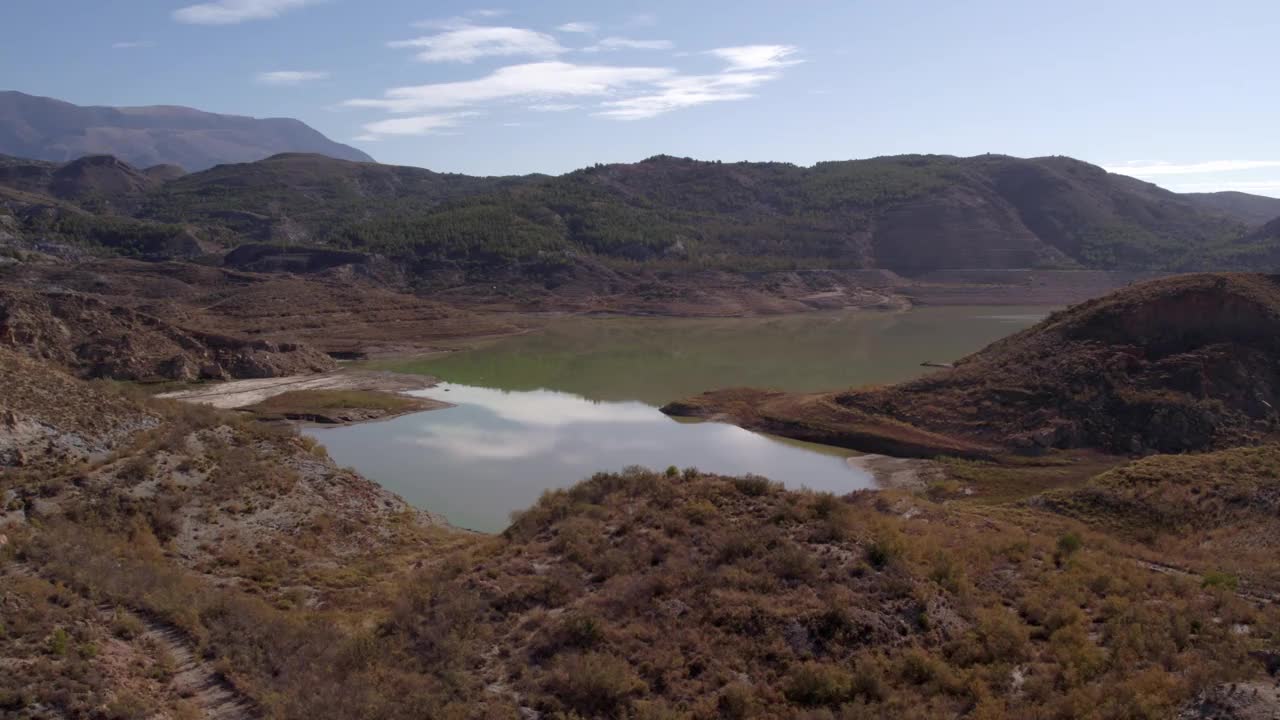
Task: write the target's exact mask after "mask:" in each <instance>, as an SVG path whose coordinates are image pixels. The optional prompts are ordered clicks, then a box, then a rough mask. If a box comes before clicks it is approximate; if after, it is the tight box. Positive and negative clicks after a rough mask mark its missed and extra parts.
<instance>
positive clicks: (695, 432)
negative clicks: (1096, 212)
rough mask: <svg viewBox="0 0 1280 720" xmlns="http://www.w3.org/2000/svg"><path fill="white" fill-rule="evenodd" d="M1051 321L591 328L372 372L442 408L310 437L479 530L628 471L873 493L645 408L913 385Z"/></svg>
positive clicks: (946, 315)
mask: <svg viewBox="0 0 1280 720" xmlns="http://www.w3.org/2000/svg"><path fill="white" fill-rule="evenodd" d="M1050 309H1051V308H1043V307H1008V306H1002V307H941V308H922V309H916V310H912V311H909V312H904V313H880V312H868V311H842V312H830V313H811V314H805V315H792V316H782V317H770V318H748V319H671V318H624V317H609V318H600V317H596V318H590V317H571V318H563V319H557V320H553V321H551V322H550V323H549V324H548V325H547V326H546V327H545V328H543V329H542V330H539V331H537V332H534V333H529V334H526V335H521V336H517V337H511V338H503V339H500V340H496V341H492V342H486V343H484V344H483V345H481V346H479V347H476V348H475V349H472V350H467V351H462V352H457V353H452V354H448V355H442V356H437V357H431V358H426V359H415V360H409V361H403V362H393V363H382V364H380V365H379V366H380V367H384V368H387V369H394V370H399V371H402V372H419V373H425V374H430V375H434V376H436V377H438V378H440V379H441V380H443V381H444V382H443V383H442V384H441V385H439V386H437V387H435V388H432V389H430V390H426V391H422V392H421V393H420V394H421V395H424V396H426V397H432V398H436V399H440V400H445V401H448V402H451V403H453V404H454V405H455V407H452V408H448V409H445V410H436V411H432V412H425V413H415V414H412V415H406V416H402V417H399V418H395V419H393V420H389V421H386V422H377V423H368V424H362V425H353V426H347V427H341V428H332V429H313V430H308V433H309V434H311V435H312V436H313V437H315V438H316V439H318V440H320V441H321V442H323V443H324V444H325V445H326V446H327V447H328V449H329V452H330V455H332V456H333V458H334V459H335V460H336V461H337V462H338V463H340V464H343V465H349V466H352V467H355V468H356V469H357V470H359V471H361V472H362V473H364V474H365V475H366V476H368V477H370V478H372V479H374V480H377V481H379V482H380V483H382V484H383V485H384V486H385V487H387V488H388V489H390V490H392V491H394V492H396V493H399V494H400V495H402V496H403V497H405V498H406V499H407V500H409V501H410V502H412V503H414V504H416V505H418V506H419V507H422V508H425V509H427V510H431V511H433V512H437V513H440V514H442V515H444V516H445V517H446V518H448V519H449V520H450V521H451V522H452V523H454V524H456V525H459V526H462V527H468V528H472V529H477V530H485V531H497V530H501V529H502V528H503V527H505V525H506V523H507V522H508V518H509V516H510V513H511V512H512V511H516V510H520V509H523V508H526V507H528V506H529V505H531V504H532V503H533V502H534V501H536V500H537V498H538V496H539V495H540V494H541V493H542V492H543V491H544V490H547V489H549V488H555V487H565V486H568V485H571V484H573V483H574V482H577V481H578V480H581V479H582V478H584V477H587V476H589V475H590V474H591V473H593V472H595V471H598V470H619V469H621V468H623V467H625V466H627V465H644V466H647V467H651V468H665V467H667V466H669V465H676V466H678V467H689V466H694V467H698V468H700V469H702V470H705V471H710V472H717V473H725V474H735V475H740V474H744V473H749V472H750V473H757V474H760V475H765V476H768V477H771V478H773V479H775V480H778V481H780V482H783V483H785V484H787V485H788V486H791V487H809V488H813V489H820V490H830V491H834V492H840V493H843V492H849V491H852V490H856V489H860V488H866V487H870V486H871V484H872V483H871V479H870V478H869V477H867V476H866V475H865V474H864V473H862V472H861V471H858V470H855V469H853V468H850V467H849V466H848V464H847V463H846V462H845V458H846V457H847V456H848V455H849V454H850V453H849V452H847V451H844V450H839V449H835V448H825V447H820V446H814V445H809V444H804V443H796V442H793V441H787V440H783V439H780V438H773V437H769V436H765V435H760V434H757V433H752V432H749V431H746V430H742V429H741V428H737V427H733V426H730V425H725V424H722V423H690V422H687V421H686V422H681V421H677V420H674V419H672V418H668V417H666V416H665V415H663V414H662V413H660V412H659V411H658V409H657V408H658V406H660V405H661V404H663V403H666V402H669V401H671V400H675V399H678V398H681V397H686V396H689V395H693V394H695V393H698V392H702V391H704V390H711V389H715V388H722V387H733V386H754V387H767V388H777V389H782V390H792V391H818V390H834V389H839V388H846V387H852V386H859V385H868V384H880V383H888V382H896V381H900V380H906V379H909V378H912V377H917V376H919V375H921V374H923V373H925V372H929V369H928V368H924V367H921V363H922V362H924V361H934V362H950V361H952V360H956V359H958V358H960V357H963V356H964V355H967V354H969V353H971V352H973V351H975V350H978V349H980V348H982V347H983V346H985V345H987V344H988V343H990V342H992V341H994V340H997V339H999V338H1001V337H1004V336H1006V335H1009V334H1011V333H1013V332H1016V331H1018V330H1020V329H1022V328H1025V327H1029V326H1030V325H1032V324H1034V323H1035V322H1037V321H1038V320H1040V319H1041V318H1043V317H1044V316H1045V315H1046V314H1047V313H1048V312H1049V311H1050Z"/></svg>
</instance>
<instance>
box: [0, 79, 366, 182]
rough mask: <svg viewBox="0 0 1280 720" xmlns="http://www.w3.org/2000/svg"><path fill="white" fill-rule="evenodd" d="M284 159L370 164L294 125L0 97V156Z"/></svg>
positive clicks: (156, 161)
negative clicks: (318, 156) (309, 156)
mask: <svg viewBox="0 0 1280 720" xmlns="http://www.w3.org/2000/svg"><path fill="white" fill-rule="evenodd" d="M281 152H312V153H323V154H325V155H329V156H332V157H335V158H341V159H345V160H354V161H358V162H372V161H373V158H371V157H369V156H368V155H366V154H365V153H363V152H361V151H359V150H357V149H355V148H353V147H350V146H347V145H342V144H340V143H336V142H333V141H332V140H330V139H328V138H326V137H325V136H324V135H321V134H320V133H318V132H316V131H315V130H313V129H312V128H310V127H308V126H307V125H306V124H304V123H302V122H300V121H298V120H293V119H290V118H265V119H259V118H251V117H243V116H238V115H219V114H215V113H208V112H203V111H200V110H195V109H192V108H186V107H177V106H168V105H156V106H148V107H119V108H117V107H100V106H90V107H84V106H79V105H73V104H71V103H68V102H63V101H61V100H55V99H53V98H46V97H37V96H34V95H27V94H25V93H20V92H14V91H3V92H0V153H5V154H8V155H17V156H20V157H25V158H35V159H39V160H48V161H52V162H66V161H68V160H74V159H76V158H78V157H81V156H83V155H115V156H116V157H118V158H120V159H121V160H124V161H125V162H127V163H129V164H130V165H133V166H135V167H149V166H152V165H177V166H179V167H181V168H184V169H185V170H188V171H193V170H204V169H207V168H210V167H213V166H214V165H219V164H222V163H239V162H251V161H254V160H261V159H262V158H264V157H268V156H270V155H274V154H276V153H281Z"/></svg>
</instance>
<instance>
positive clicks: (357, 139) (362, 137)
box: [351, 134, 382, 142]
mask: <svg viewBox="0 0 1280 720" xmlns="http://www.w3.org/2000/svg"><path fill="white" fill-rule="evenodd" d="M351 139H352V141H354V142H378V141H379V140H381V139H382V137H380V136H378V135H367V134H366V135H357V136H355V137H353V138H351Z"/></svg>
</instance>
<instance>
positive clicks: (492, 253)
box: [150, 156, 1244, 274]
mask: <svg viewBox="0 0 1280 720" xmlns="http://www.w3.org/2000/svg"><path fill="white" fill-rule="evenodd" d="M305 162H306V163H308V164H309V169H310V174H311V176H313V177H314V176H316V175H318V174H319V173H318V168H317V167H316V166H317V165H323V166H324V167H325V168H326V170H327V172H328V173H331V174H334V175H337V176H346V175H349V174H350V170H349V169H346V168H343V167H341V166H338V165H336V164H334V163H331V162H327V161H320V160H315V159H309V160H306V161H305ZM302 163H304V160H302V159H297V158H290V159H287V162H286V159H275V163H274V164H273V166H272V167H271V168H259V167H255V166H249V167H244V168H236V169H219V170H221V173H220V175H219V176H218V177H216V178H215V177H214V176H212V175H210V174H197V175H193V176H188V177H186V178H183V179H182V180H181V181H178V182H176V183H174V184H172V185H171V186H169V188H168V189H167V190H166V192H164V193H161V194H160V195H159V196H158V197H159V198H160V199H159V200H158V201H157V205H156V206H155V208H156V209H155V210H154V211H153V212H151V213H150V214H151V215H152V216H154V217H156V218H157V219H161V220H167V221H174V220H177V219H179V218H185V217H191V216H192V214H193V213H195V214H196V215H197V216H199V217H203V218H209V219H211V220H213V221H215V222H216V221H217V213H219V212H229V211H230V210H231V209H232V208H231V207H230V204H228V203H226V202H224V201H221V200H218V199H216V197H215V198H214V199H212V201H210V200H209V199H208V198H209V196H210V195H211V194H213V193H209V192H205V191H198V192H197V191H194V190H195V189H196V188H201V187H204V186H205V184H206V183H213V186H214V187H223V186H226V185H229V184H232V181H231V179H230V177H228V176H234V184H236V185H239V184H240V183H245V184H244V185H242V186H240V188H241V189H240V194H242V195H249V194H250V188H253V189H254V191H253V194H254V195H260V196H264V197H268V198H271V199H272V201H274V202H275V203H276V205H275V208H276V209H274V210H273V209H271V208H266V209H264V208H263V203H262V202H260V201H259V202H256V203H255V202H254V201H252V200H250V202H249V203H248V204H247V207H249V208H251V209H253V210H254V212H257V213H259V214H266V215H269V216H274V217H275V218H276V222H277V224H280V223H283V222H284V221H285V220H286V219H287V220H288V221H290V222H291V223H292V224H294V225H295V226H300V227H301V229H302V230H304V231H305V232H306V236H307V237H308V238H309V239H311V240H312V241H315V242H321V243H324V244H330V245H339V246H343V247H352V248H361V249H369V250H374V251H377V252H381V253H385V254H388V255H393V256H401V257H405V258H406V259H408V258H411V259H412V261H413V262H417V263H424V262H431V263H441V262H447V263H463V264H464V265H467V264H472V263H477V262H478V263H481V264H493V263H495V262H499V263H516V264H520V263H530V262H533V261H534V260H535V259H537V258H544V259H545V258H548V257H556V256H560V257H566V256H572V255H577V254H581V253H589V254H592V255H595V256H597V257H600V258H602V259H606V260H608V261H610V262H614V263H643V264H646V265H651V266H657V267H663V266H670V267H682V266H684V267H688V266H695V267H708V266H710V267H718V268H725V269H737V270H743V269H746V270H750V269H787V268H795V267H802V268H826V267H833V268H884V269H889V270H893V271H895V272H900V273H904V274H919V273H923V272H926V271H929V270H933V269H938V268H957V267H961V268H1024V267H1060V268H1073V267H1091V268H1106V269H1171V268H1174V267H1177V266H1178V265H1179V263H1181V262H1184V260H1185V259H1186V258H1187V257H1188V256H1189V253H1190V251H1191V250H1192V249H1193V248H1202V247H1206V246H1213V245H1215V244H1217V243H1219V242H1225V241H1228V240H1231V239H1234V238H1237V237H1239V236H1240V235H1243V233H1244V226H1243V225H1242V224H1238V223H1235V222H1234V221H1231V220H1228V219H1225V218H1223V217H1222V216H1220V215H1218V214H1216V213H1206V212H1203V211H1201V210H1200V209H1198V208H1197V207H1195V206H1194V205H1193V204H1192V203H1190V202H1188V201H1186V200H1184V199H1182V198H1180V197H1179V196H1178V195H1176V194H1174V193H1170V192H1167V191H1164V190H1161V189H1160V188H1158V187H1156V186H1154V185H1149V184H1147V183H1142V182H1140V181H1137V180H1134V179H1132V178H1128V177H1124V176H1119V175H1109V174H1107V173H1106V172H1105V171H1103V170H1101V169H1100V168H1096V167H1094V166H1091V165H1087V164H1085V163H1080V162H1078V161H1074V160H1069V159H1066V158H1039V159H1032V160H1020V159H1016V158H1009V157H1003V156H981V157H974V158H954V157H943V156H901V157H892V158H877V159H873V160H860V161H849V162H833V163H820V164H818V165H816V166H814V167H812V168H802V167H797V166H794V165H787V164H783V163H734V164H721V163H709V162H697V161H693V160H682V159H678V158H672V157H665V156H660V157H655V158H651V159H650V160H646V161H644V162H641V163H635V164H629V165H608V166H596V167H593V168H588V169H584V170H580V171H577V172H574V173H570V174H568V175H564V176H561V177H557V178H527V179H524V180H523V181H509V182H507V183H506V184H505V185H501V186H498V185H496V183H491V184H490V186H489V187H487V188H486V187H483V186H478V185H476V184H475V181H474V179H472V180H469V181H468V182H462V181H461V180H460V179H458V178H453V181H452V182H450V183H449V184H448V185H447V188H448V192H447V193H444V192H435V193H432V194H427V195H425V196H424V195H423V193H422V192H421V191H418V192H416V193H415V194H414V196H413V197H412V198H409V197H402V196H399V195H396V194H395V193H393V192H388V191H387V190H386V189H380V188H379V187H378V186H376V185H375V186H372V187H367V186H361V189H362V190H363V192H362V197H363V203H364V204H365V205H366V206H367V205H371V204H372V205H375V206H376V204H378V203H382V202H387V201H386V200H384V198H388V197H390V198H391V200H390V203H391V206H392V207H388V208H386V209H385V210H383V211H382V212H377V213H369V214H367V215H365V216H361V215H360V214H358V213H345V214H344V215H343V217H341V218H340V220H339V222H336V223H327V224H324V225H320V223H319V222H318V221H320V220H329V219H331V218H332V215H323V214H322V215H315V216H312V217H308V212H309V208H308V206H309V205H311V204H312V203H314V198H315V197H318V196H320V195H321V194H319V193H314V192H311V193H308V192H307V191H306V190H305V189H304V188H305V185H304V184H302V183H299V182H298V181H288V180H285V181H283V182H282V181H281V180H280V176H281V174H282V173H283V172H285V166H286V165H290V166H297V165H301V164H302ZM215 172H216V171H215ZM400 172H401V173H403V172H404V171H400ZM290 174H292V171H290ZM343 182H344V184H345V185H348V186H349V185H351V184H352V183H351V181H350V180H344V181H343ZM186 188H191V189H192V190H193V191H192V192H188V191H186V190H185V189H186ZM304 198H305V199H304ZM237 207H238V206H237ZM339 207H341V204H340V205H339ZM291 208H297V210H291Z"/></svg>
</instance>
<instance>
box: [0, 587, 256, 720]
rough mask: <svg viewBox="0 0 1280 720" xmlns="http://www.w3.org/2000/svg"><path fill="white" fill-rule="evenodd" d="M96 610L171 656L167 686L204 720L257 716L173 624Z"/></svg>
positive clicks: (124, 611) (110, 608)
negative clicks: (137, 627)
mask: <svg viewBox="0 0 1280 720" xmlns="http://www.w3.org/2000/svg"><path fill="white" fill-rule="evenodd" d="M5 570H6V571H7V572H9V573H11V574H14V575H20V576H23V577H34V578H43V579H46V580H51V579H52V578H46V577H45V576H44V575H42V574H40V573H39V572H37V571H36V570H35V568H33V567H31V566H30V565H29V564H27V563H25V562H15V563H10V564H9V565H8V566H7V567H6V568H5ZM97 609H98V612H99V613H100V614H101V615H102V616H103V620H104V622H109V621H110V620H112V619H115V618H118V617H120V616H122V615H123V616H128V617H131V618H133V619H135V620H137V621H138V622H139V623H141V625H142V627H143V628H145V630H144V631H143V632H142V634H141V635H139V636H138V637H139V638H140V639H142V640H150V641H151V642H153V643H155V644H156V645H157V646H158V647H160V648H163V649H164V651H165V652H166V653H167V654H168V655H169V657H170V658H172V659H173V663H174V667H173V678H172V679H171V680H170V682H169V688H170V689H171V690H172V691H173V692H174V694H175V695H177V696H178V697H180V698H182V699H184V700H186V701H187V702H188V703H190V704H191V705H193V706H194V707H195V708H196V709H197V710H199V711H200V717H202V718H207V719H208V720H257V718H259V717H260V714H259V713H258V711H257V705H256V704H255V703H254V702H253V701H252V700H251V699H249V698H248V697H247V696H245V695H244V694H243V693H241V692H240V691H238V690H236V689H235V687H234V686H232V685H231V683H229V682H227V681H226V680H224V679H223V678H222V675H221V674H219V673H218V671H217V669H215V668H214V665H213V663H212V662H210V661H208V660H205V659H204V658H201V657H199V656H198V655H197V654H196V649H195V646H194V644H193V643H192V642H191V641H190V640H189V639H188V638H187V637H186V636H185V635H183V634H182V632H181V631H180V630H178V629H177V628H175V627H174V626H172V625H170V624H168V623H166V622H163V621H161V620H157V619H155V618H153V617H150V616H148V615H147V614H146V613H142V612H135V611H133V610H130V609H128V608H125V607H121V606H117V605H111V604H107V603H103V604H101V605H98V608H97Z"/></svg>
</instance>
